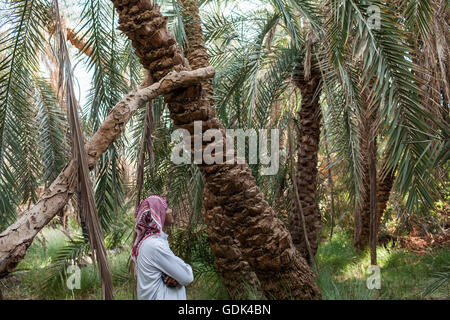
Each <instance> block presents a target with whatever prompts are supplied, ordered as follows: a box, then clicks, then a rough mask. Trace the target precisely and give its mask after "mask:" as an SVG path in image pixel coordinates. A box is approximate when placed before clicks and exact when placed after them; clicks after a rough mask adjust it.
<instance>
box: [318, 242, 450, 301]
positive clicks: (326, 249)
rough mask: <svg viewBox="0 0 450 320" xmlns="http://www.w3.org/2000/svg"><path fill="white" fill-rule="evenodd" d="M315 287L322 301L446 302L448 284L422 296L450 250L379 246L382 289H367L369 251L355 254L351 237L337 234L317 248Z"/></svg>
mask: <svg viewBox="0 0 450 320" xmlns="http://www.w3.org/2000/svg"><path fill="white" fill-rule="evenodd" d="M316 258H317V262H318V265H319V277H318V285H319V287H320V289H321V292H322V295H323V297H324V299H330V300H334V299H344V300H347V299H349V300H351V299H358V300H364V299H396V300H398V299H424V298H426V299H449V298H450V286H449V284H448V283H447V284H446V285H443V286H442V287H440V288H439V289H438V290H437V291H435V292H434V293H432V294H430V295H429V296H426V297H424V296H423V295H422V293H423V292H424V291H425V289H426V288H427V287H428V286H429V285H430V284H431V283H432V282H433V274H434V273H435V272H438V271H441V270H444V269H445V267H446V266H448V264H449V262H450V250H449V249H448V248H440V249H435V250H433V251H430V252H429V253H428V254H427V255H418V254H416V253H413V252H409V251H406V250H402V249H397V248H392V247H390V246H388V247H387V248H383V247H378V248H377V263H378V266H379V267H380V274H381V289H380V290H376V289H375V290H369V289H368V288H367V285H366V281H367V278H368V277H369V276H370V275H371V273H370V272H368V268H369V266H370V253H369V251H368V250H367V251H364V252H357V251H356V250H355V249H354V248H353V245H352V238H351V236H349V235H346V234H344V233H338V234H336V236H335V237H334V238H333V241H332V242H330V241H327V242H324V243H322V244H321V245H320V247H319V250H318V253H317V256H316Z"/></svg>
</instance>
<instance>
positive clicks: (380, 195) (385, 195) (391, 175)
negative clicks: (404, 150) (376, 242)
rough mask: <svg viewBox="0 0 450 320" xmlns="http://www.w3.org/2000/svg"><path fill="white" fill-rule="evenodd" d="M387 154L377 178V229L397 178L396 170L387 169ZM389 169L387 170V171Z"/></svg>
mask: <svg viewBox="0 0 450 320" xmlns="http://www.w3.org/2000/svg"><path fill="white" fill-rule="evenodd" d="M386 162H387V154H386V156H385V159H384V162H383V165H382V166H381V169H380V171H379V172H378V180H377V210H378V214H377V220H378V223H377V230H379V229H380V225H381V221H382V220H383V215H384V211H385V210H386V207H387V204H388V201H389V197H390V195H391V190H392V186H393V185H394V180H395V170H388V169H387V163H386ZM385 170H387V171H385Z"/></svg>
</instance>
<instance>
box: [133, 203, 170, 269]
mask: <svg viewBox="0 0 450 320" xmlns="http://www.w3.org/2000/svg"><path fill="white" fill-rule="evenodd" d="M166 209H167V202H166V198H165V197H159V196H150V197H148V198H147V199H145V200H144V201H142V202H141V204H140V205H139V207H138V208H137V209H136V213H135V216H134V219H135V220H134V230H135V231H136V239H135V240H134V243H133V249H132V251H131V257H132V258H133V260H134V261H135V262H136V259H137V256H138V255H139V247H140V246H141V244H142V243H143V242H144V240H145V239H147V238H149V237H152V236H157V235H160V234H161V232H162V229H163V227H164V221H165V219H166Z"/></svg>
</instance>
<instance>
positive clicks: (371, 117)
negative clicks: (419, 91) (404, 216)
mask: <svg viewBox="0 0 450 320" xmlns="http://www.w3.org/2000/svg"><path fill="white" fill-rule="evenodd" d="M371 88H372V86H371V85H370V86H369V88H365V89H364V90H363V92H361V97H362V99H361V101H362V103H363V107H364V110H363V111H362V112H363V114H362V115H361V119H362V120H361V122H360V125H359V142H360V152H361V158H362V159H361V169H362V172H361V175H362V176H361V181H362V184H361V186H360V190H359V193H360V198H359V199H357V201H356V205H355V211H354V214H355V215H354V220H355V233H354V240H353V244H354V246H355V248H357V249H359V250H362V249H364V248H366V247H367V246H369V245H370V248H371V252H372V251H376V237H377V233H378V218H377V216H378V211H377V169H376V164H377V144H376V136H377V132H378V125H377V112H376V110H374V108H375V106H374V96H373V93H372V90H371ZM373 241H375V242H373ZM371 257H372V260H373V259H374V257H375V259H376V253H374V252H372V254H371Z"/></svg>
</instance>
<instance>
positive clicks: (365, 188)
mask: <svg viewBox="0 0 450 320" xmlns="http://www.w3.org/2000/svg"><path fill="white" fill-rule="evenodd" d="M368 122H369V120H368V119H365V121H363V123H362V125H361V127H362V128H360V137H359V139H360V148H361V163H362V172H361V175H362V176H361V181H362V185H361V188H360V197H359V199H357V200H356V206H355V210H354V223H355V230H354V239H353V245H354V247H355V248H357V249H360V250H362V249H364V248H365V247H367V245H368V244H369V234H370V178H369V176H370V173H369V136H370V133H369V127H370V124H369V123H368Z"/></svg>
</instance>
